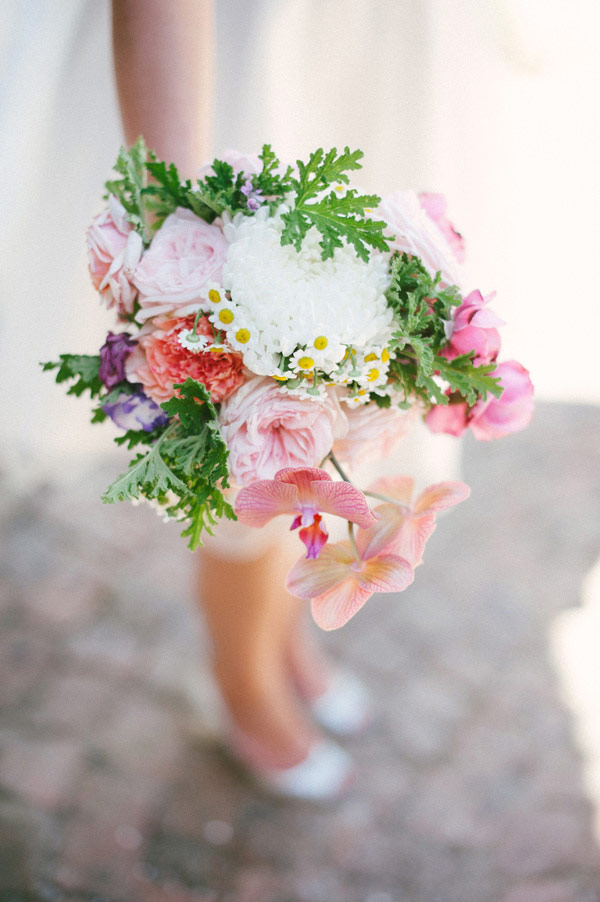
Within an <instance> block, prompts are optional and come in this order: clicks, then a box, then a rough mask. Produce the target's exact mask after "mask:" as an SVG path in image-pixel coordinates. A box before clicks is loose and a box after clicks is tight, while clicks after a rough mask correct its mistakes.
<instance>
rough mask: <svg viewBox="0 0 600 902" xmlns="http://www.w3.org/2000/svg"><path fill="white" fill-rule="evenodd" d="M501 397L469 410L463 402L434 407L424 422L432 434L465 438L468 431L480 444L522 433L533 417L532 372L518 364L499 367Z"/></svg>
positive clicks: (500, 364)
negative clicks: (466, 430) (530, 373)
mask: <svg viewBox="0 0 600 902" xmlns="http://www.w3.org/2000/svg"><path fill="white" fill-rule="evenodd" d="M493 375H494V376H498V378H499V379H500V385H501V386H502V389H503V390H502V394H501V395H500V397H499V398H496V397H494V396H493V395H491V394H489V395H488V397H487V398H486V399H485V401H484V400H483V399H482V400H480V401H478V402H477V403H476V404H475V406H474V407H471V408H469V407H468V405H467V404H466V403H465V402H464V401H461V402H458V403H450V404H447V405H442V404H438V405H436V406H435V407H432V408H431V410H430V411H429V413H428V414H427V415H426V417H425V422H426V424H427V426H428V427H429V428H430V429H431V431H432V432H445V433H448V434H449V435H456V436H458V435H462V433H463V432H464V431H465V429H467V427H469V428H470V429H471V431H472V433H473V435H474V436H475V438H476V439H478V440H479V441H490V440H491V439H495V438H503V437H504V436H505V435H510V434H511V433H513V432H519V431H520V430H521V429H524V428H525V426H527V424H528V423H529V421H530V420H531V417H532V415H533V384H532V382H531V378H530V376H529V372H528V371H527V370H526V369H525V367H524V366H522V365H521V364H520V363H518V362H517V361H516V360H505V361H504V362H503V363H499V364H498V366H497V367H496V369H495V371H494V373H493Z"/></svg>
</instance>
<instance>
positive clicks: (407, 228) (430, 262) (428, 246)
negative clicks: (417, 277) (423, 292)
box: [374, 191, 463, 287]
mask: <svg viewBox="0 0 600 902" xmlns="http://www.w3.org/2000/svg"><path fill="white" fill-rule="evenodd" d="M374 218H381V219H383V220H384V221H385V222H386V224H387V226H388V228H387V229H386V230H385V231H386V234H388V233H389V232H391V233H392V235H393V238H392V241H391V242H390V247H391V249H392V250H397V251H403V252H405V253H407V254H410V255H411V256H413V257H419V258H420V260H421V262H422V263H423V265H424V266H425V268H426V269H427V271H428V272H429V273H430V275H432V276H435V274H436V273H437V272H440V273H441V278H442V282H444V284H446V285H458V286H459V287H460V286H461V284H462V281H463V274H462V271H461V268H460V265H459V263H458V261H457V259H456V257H455V255H454V252H453V250H452V248H451V246H450V245H449V244H448V241H447V240H446V238H445V236H444V235H443V234H442V232H441V231H440V229H439V228H438V226H437V225H436V223H435V222H434V221H433V220H432V219H431V217H430V216H429V215H428V214H427V213H426V211H425V210H424V209H423V207H422V206H421V203H420V201H419V196H418V194H416V192H415V191H395V192H394V193H393V194H388V195H387V197H384V198H383V200H382V201H381V203H380V204H379V206H378V207H377V210H376V211H375V214H374Z"/></svg>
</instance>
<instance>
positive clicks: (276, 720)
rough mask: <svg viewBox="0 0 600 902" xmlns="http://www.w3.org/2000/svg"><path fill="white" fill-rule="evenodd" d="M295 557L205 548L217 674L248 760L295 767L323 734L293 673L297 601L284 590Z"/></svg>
mask: <svg viewBox="0 0 600 902" xmlns="http://www.w3.org/2000/svg"><path fill="white" fill-rule="evenodd" d="M288 569H289V558H288V557H287V556H286V554H285V553H284V551H283V549H282V548H281V547H280V546H277V545H275V546H273V547H271V548H270V549H269V550H268V551H267V552H266V553H265V554H263V555H262V556H261V557H259V558H257V559H255V560H249V561H248V560H242V561H239V560H232V559H229V558H225V557H223V556H220V555H215V554H214V553H212V552H211V551H210V550H209V549H205V550H204V551H203V553H202V556H201V570H200V575H199V589H200V592H199V596H200V603H201V606H202V608H203V611H204V614H205V617H206V621H207V624H208V628H209V631H210V634H211V638H212V647H213V668H214V674H215V678H216V680H217V683H218V685H219V688H220V691H221V694H222V698H223V701H224V703H225V705H226V707H227V709H228V711H229V713H230V715H231V718H232V721H233V725H234V727H235V728H237V731H236V732H235V733H234V741H235V742H236V743H238V740H239V743H240V745H241V746H242V752H243V754H244V756H245V757H246V758H247V759H248V762H249V763H250V764H252V765H254V766H257V767H260V766H264V767H291V766H292V765H294V764H297V763H299V762H300V761H302V760H303V759H304V758H305V757H306V755H307V754H308V751H309V749H310V747H311V745H312V743H313V742H314V741H315V739H316V736H317V733H316V731H315V728H314V726H313V725H312V723H311V722H310V721H309V720H308V719H307V717H306V715H305V713H304V710H303V708H302V706H301V704H300V703H299V701H298V699H297V696H296V693H295V692H294V689H293V684H292V681H291V679H290V675H289V660H288V649H289V646H290V642H289V630H290V624H291V621H296V620H297V617H296V615H295V612H296V611H297V607H298V605H297V600H296V599H292V598H291V597H290V596H289V595H287V593H286V592H285V590H284V588H283V584H284V578H285V574H286V572H287V570H288Z"/></svg>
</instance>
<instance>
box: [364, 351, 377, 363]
mask: <svg viewBox="0 0 600 902" xmlns="http://www.w3.org/2000/svg"><path fill="white" fill-rule="evenodd" d="M372 360H377V354H373V353H371V354H367V356H366V357H365V363H370V362H371V361H372Z"/></svg>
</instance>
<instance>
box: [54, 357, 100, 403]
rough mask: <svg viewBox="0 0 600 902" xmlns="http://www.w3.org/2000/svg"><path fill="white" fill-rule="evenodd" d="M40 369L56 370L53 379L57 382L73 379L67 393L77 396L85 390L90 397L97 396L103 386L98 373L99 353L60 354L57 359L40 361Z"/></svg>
mask: <svg viewBox="0 0 600 902" xmlns="http://www.w3.org/2000/svg"><path fill="white" fill-rule="evenodd" d="M41 366H42V370H43V371H44V372H48V371H50V370H55V369H56V370H58V372H57V373H56V376H55V379H56V381H57V382H59V383H60V382H67V381H69V380H75V381H74V382H73V385H71V386H69V388H68V389H67V394H68V395H76V396H77V397H79V396H80V395H82V394H83V392H85V391H89V393H90V396H91V397H92V398H96V397H98V395H99V394H100V392H101V391H102V389H103V388H104V386H103V384H102V382H100V377H99V375H98V372H99V369H100V355H99V354H93V355H90V354H61V355H60V358H59V360H58V361H56V362H54V361H48V362H47V363H42V364H41Z"/></svg>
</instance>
